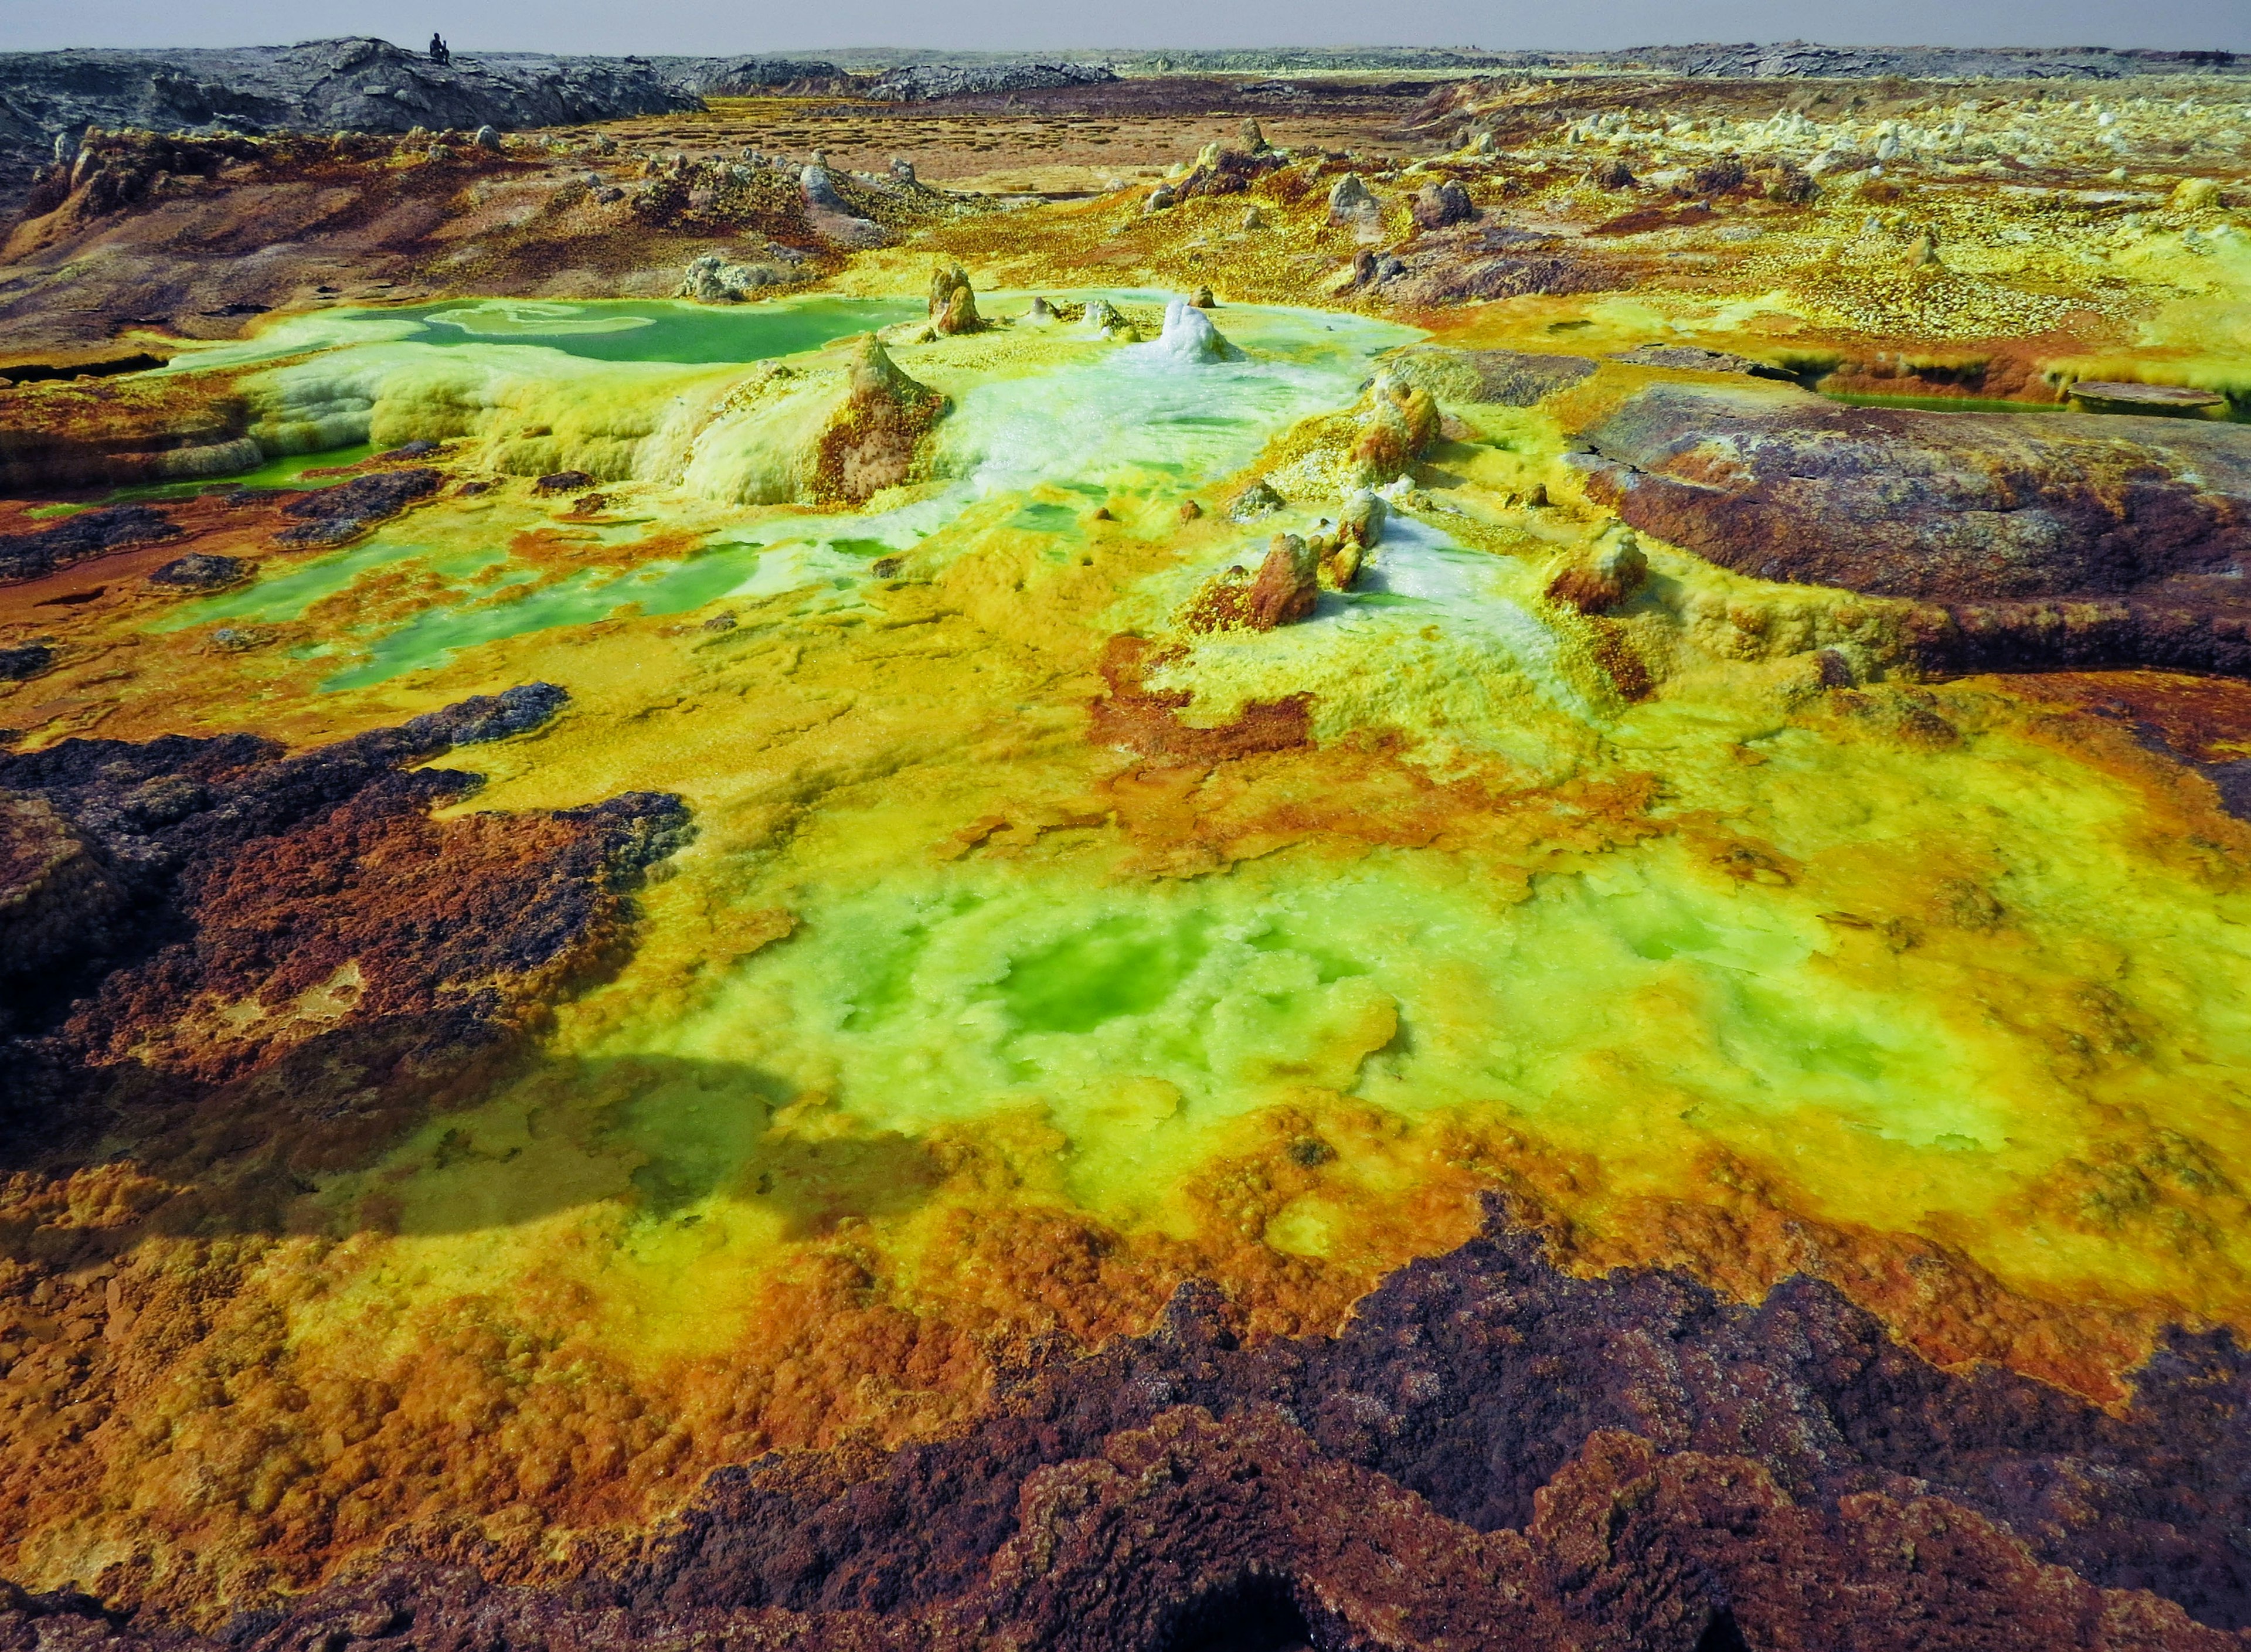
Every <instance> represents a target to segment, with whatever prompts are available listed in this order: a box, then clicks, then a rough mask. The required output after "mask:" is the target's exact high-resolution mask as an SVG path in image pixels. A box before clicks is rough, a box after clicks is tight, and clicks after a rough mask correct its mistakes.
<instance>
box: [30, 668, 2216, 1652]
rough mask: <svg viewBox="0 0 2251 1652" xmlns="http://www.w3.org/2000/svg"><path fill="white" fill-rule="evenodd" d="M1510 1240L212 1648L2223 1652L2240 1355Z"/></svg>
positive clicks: (407, 1573) (1153, 1344) (90, 1642)
mask: <svg viewBox="0 0 2251 1652" xmlns="http://www.w3.org/2000/svg"><path fill="white" fill-rule="evenodd" d="M1128 641H1132V640H1130V639H1129V640H1128ZM1119 663H1120V670H1121V671H1124V672H1125V673H1127V674H1132V673H1133V672H1138V670H1139V669H1141V667H1142V666H1143V664H1145V663H1146V662H1144V661H1143V660H1142V659H1141V657H1140V655H1139V652H1138V651H1128V652H1127V653H1125V654H1122V655H1121V656H1120V662H1119ZM1300 715H1302V711H1300ZM1190 732H1195V731H1190ZM2246 1405H2251V1357H2247V1356H2246V1355H2245V1353H2244V1352H2243V1350H2241V1349H2239V1348H2237V1347H2236V1346H2235V1344H2234V1342H2233V1340H2232V1339H2231V1338H2230V1337H2228V1336H2227V1334H2226V1333H2224V1332H2222V1333H2189V1332H2183V1331H2174V1332H2171V1333H2170V1334H2168V1335H2167V1336H2164V1337H2163V1338H2162V1339H2161V1340H2160V1341H2159V1343H2158V1344H2157V1348H2156V1350H2155V1351H2154V1352H2153V1354H2152V1355H2151V1358H2150V1360H2149V1362H2148V1363H2147V1364H2146V1365H2145V1366H2144V1368H2143V1370H2142V1371H2140V1372H2139V1373H2138V1376H2137V1382H2136V1386H2135V1391H2134V1394H2133V1398H2132V1400H2131V1402H2130V1404H2127V1405H2124V1406H2119V1407H2117V1408H2116V1410H2115V1411H2106V1410H2104V1409H2103V1408H2102V1407H2099V1406H2093V1405H2090V1404H2088V1403H2087V1402H2086V1401H2084V1400H2081V1399H2077V1398H2075V1397H2074V1396H2072V1395H2069V1394H2067V1393H2065V1392H2062V1391H2061V1390H2057V1389H2054V1388H2049V1387H2047V1386H2045V1385H2041V1384H2040V1383H2037V1382H2034V1381H2033V1380H2031V1379H2028V1378H2022V1377H2018V1376H2014V1375H2012V1374H2009V1373H2005V1372H2002V1371H1995V1370H1993V1369H1991V1368H1978V1369H1975V1370H1970V1371H1942V1370H1940V1369H1938V1368H1936V1367H1935V1366H1932V1365H1929V1364H1926V1363H1924V1362H1923V1361H1922V1359H1921V1358H1920V1357H1917V1356H1916V1355H1915V1354H1914V1353H1913V1352H1911V1351H1909V1350H1907V1349H1906V1348H1904V1347H1902V1346H1901V1344H1900V1343H1897V1342H1895V1341H1894V1340H1893V1339H1892V1338H1891V1337H1889V1336H1887V1335H1886V1333H1885V1331H1884V1329H1883V1328H1882V1327H1881V1325H1880V1324H1879V1323H1878V1322H1876V1321H1875V1320H1874V1319H1873V1318H1872V1317H1871V1316H1869V1315H1867V1314H1866V1313H1864V1312H1862V1311H1861V1310H1860V1309H1858V1308H1854V1307H1853V1306H1851V1305H1850V1304H1849V1303H1847V1302H1846V1301H1845V1300H1844V1299H1843V1298H1842V1297H1841V1296H1840V1295H1838V1294H1837V1292H1835V1291H1834V1290H1833V1289H1832V1288H1830V1287H1828V1286H1826V1285H1825V1284H1820V1283H1817V1282H1814V1281H1809V1280H1805V1279H1803V1278H1797V1279H1792V1280H1790V1281H1785V1282H1784V1283H1783V1284H1782V1285H1780V1286H1778V1287H1777V1288H1776V1289H1775V1290H1774V1291H1773V1292H1772V1293H1771V1294H1770V1295H1769V1296H1768V1297H1767V1299H1766V1300H1765V1301H1763V1302H1762V1303H1759V1304H1757V1305H1756V1306H1744V1305H1739V1304H1736V1303H1733V1302H1729V1301H1725V1300H1723V1299H1721V1298H1720V1297H1717V1296H1715V1295H1714V1294H1713V1293H1712V1292H1710V1291H1709V1290H1707V1289H1706V1288H1703V1287H1701V1286H1700V1285H1698V1284H1696V1283H1694V1282H1693V1281H1690V1280H1689V1279H1687V1278H1686V1277H1684V1276H1682V1275H1680V1274H1673V1273H1669V1272H1666V1271H1664V1270H1659V1269H1645V1270H1619V1271H1617V1272H1613V1273H1609V1274H1601V1275H1598V1276H1596V1277H1593V1278H1587V1279H1582V1278H1577V1277H1574V1276H1573V1275H1571V1274H1566V1273H1563V1272H1561V1271H1559V1270H1558V1269H1557V1268H1555V1267H1554V1266H1553V1265H1552V1264H1551V1262H1550V1261H1549V1260H1548V1255H1547V1254H1546V1252H1545V1249H1544V1247H1543V1241H1542V1238H1541V1234H1540V1233H1538V1232H1535V1231H1533V1230H1530V1229H1528V1228H1526V1227H1522V1226H1518V1225H1513V1224H1512V1223H1511V1222H1510V1220H1509V1219H1508V1218H1507V1217H1506V1214H1505V1208H1504V1207H1502V1206H1500V1205H1498V1204H1496V1205H1495V1206H1494V1207H1493V1222H1492V1225H1491V1226H1490V1227H1489V1228H1488V1231H1487V1232H1486V1236H1485V1237H1483V1238H1480V1239H1477V1240H1474V1241H1472V1243H1471V1244H1469V1245H1467V1246H1463V1247H1462V1248H1460V1249H1458V1250H1457V1251H1455V1252H1453V1253H1451V1254H1448V1255H1446V1256H1444V1257H1440V1258H1437V1259H1434V1260H1428V1261H1420V1262H1416V1263H1414V1264H1412V1265H1411V1266H1409V1267H1406V1268H1403V1269H1402V1270H1400V1271H1399V1272H1398V1273H1396V1274H1392V1275H1391V1276H1390V1277H1389V1278H1388V1279H1387V1280H1385V1281H1383V1283H1382V1285H1381V1286H1380V1287H1379V1288H1377V1289H1376V1290H1375V1292H1374V1293H1372V1294H1371V1295H1368V1297H1366V1298H1364V1299H1363V1300H1362V1301H1361V1302H1360V1303H1359V1304H1358V1305H1357V1306H1356V1307H1355V1308H1354V1313H1353V1315H1352V1316H1351V1318H1350V1319H1349V1320H1348V1321H1347V1323H1346V1324H1345V1326H1344V1327H1343V1329H1340V1331H1339V1332H1338V1333H1337V1334H1336V1335H1334V1336H1303V1337H1285V1338H1279V1339H1276V1340H1273V1341H1271V1342H1267V1343H1263V1344H1261V1345H1258V1346H1256V1347H1246V1346H1244V1345H1243V1344H1242V1343H1240V1342H1238V1341H1237V1339H1236V1336H1235V1335H1234V1334H1233V1333H1232V1331H1231V1330H1230V1329H1229V1305H1228V1303H1227V1302H1226V1301H1225V1300H1224V1299H1223V1298H1222V1297H1221V1296H1220V1295H1219V1294H1218V1293H1217V1292H1216V1291H1215V1290H1213V1289H1212V1288H1209V1286H1204V1285H1200V1284H1190V1285H1186V1286H1183V1287H1182V1288H1181V1290H1180V1291H1179V1292H1178V1293H1177V1294H1176V1295H1174V1298H1173V1300H1172V1301H1171V1303H1170V1304H1169V1306H1168V1307H1167V1308H1166V1310H1165V1312H1164V1315H1163V1317H1162V1319H1161V1321H1160V1322H1159V1323H1158V1324H1157V1325H1156V1326H1155V1327H1154V1328H1153V1329H1152V1330H1151V1331H1150V1332H1149V1333H1148V1334H1147V1335H1146V1336H1139V1337H1133V1338H1131V1339H1123V1340H1120V1341H1118V1342H1115V1343H1111V1344H1110V1345H1108V1346H1107V1347H1105V1348H1104V1349H1102V1350H1099V1351H1098V1352H1096V1353H1093V1354H1091V1355H1089V1356H1087V1357H1083V1358H1078V1359H1072V1360H1063V1361H1056V1362H1054V1363H1051V1364H1045V1365H1043V1366H1042V1367H1039V1368H1037V1369H1035V1370H1033V1371H1028V1372H1025V1373H1023V1374H1022V1375H1020V1376H1018V1377H1016V1378H1014V1379H1013V1380H1012V1381H1010V1382H1008V1383H1007V1384H1006V1385H1004V1386H1003V1387H1002V1388H1001V1391H1000V1392H998V1393H997V1394H996V1395H995V1397H994V1404H993V1406H992V1409H991V1412H990V1413H989V1414H988V1415H987V1417H986V1418H985V1419H983V1420H981V1421H980V1422H979V1423H978V1424H977V1425H976V1426H973V1427H972V1428H971V1429H969V1430H968V1431H967V1432H966V1433H962V1434H961V1435H959V1436H958V1437H956V1438H953V1439H950V1440H938V1441H934V1442H931V1443H928V1444H923V1445H917V1446H912V1447H906V1448H904V1449H902V1450H899V1451H897V1452H895V1453H892V1454H890V1455H888V1456H887V1457H883V1458H880V1459H876V1460H875V1461H867V1460H866V1458H865V1457H864V1455H863V1454H854V1453H851V1452H848V1451H845V1450H839V1451H835V1452H811V1453H803V1454H795V1455H792V1456H779V1455H776V1456H769V1457H767V1458H765V1459H762V1460H760V1461H758V1462H755V1463H751V1464H747V1465H745V1466H742V1467H738V1468H725V1469H722V1470H720V1471H719V1472H718V1473H717V1474H715V1475H712V1476H711V1477H710V1480H709V1481H708V1482H706V1483H705V1484H704V1486H703V1489H701V1491H700V1492H699V1493H698V1494H697V1495H696V1497H695V1498H694V1499H693V1500H692V1502H691V1503H689V1506H688V1508H687V1509H686V1510H684V1511H683V1512H682V1515H681V1516H680V1517H679V1518H678V1519H677V1520H676V1521H675V1522H674V1523H673V1524H671V1525H670V1526H669V1527H668V1529H666V1530H664V1531H661V1532H660V1533H658V1534H656V1535H655V1536H653V1537H650V1538H649V1539H648V1540H647V1541H646V1542H645V1543H644V1544H642V1545H641V1548H640V1549H639V1551H637V1552H635V1553H634V1554H632V1555H631V1556H630V1557H629V1558H626V1559H624V1560H623V1561H622V1562H621V1563H620V1564H616V1565H611V1566H608V1567H606V1568H605V1569H604V1570H603V1572H601V1574H599V1575H597V1576H593V1577H590V1578H586V1579H584V1580H581V1581H576V1582H571V1583H567V1584H564V1585H560V1586H551V1587H547V1588H540V1587H499V1586H494V1585H491V1584H488V1583H487V1582H485V1581H484V1580H483V1579H481V1578H480V1577H478V1576H477V1575H476V1574H475V1573H474V1572H471V1571H469V1570H467V1569H466V1568H447V1567H440V1566H436V1565H421V1564H410V1565H398V1566H395V1567H393V1568H392V1569H391V1570H389V1571H387V1572H381V1573H378V1574H377V1575H375V1576H372V1577H367V1578H364V1579H360V1580H357V1581H354V1582H351V1583H349V1584H344V1585H340V1586H331V1587H329V1588H326V1589H323V1590H322V1591H319V1592H317V1593H314V1594H311V1595H309V1596H306V1597H303V1598H301V1599H299V1600H294V1601H292V1602H291V1603H289V1605H288V1606H287V1608H286V1609H285V1610H283V1611H279V1612H274V1613H267V1614H260V1615H258V1616H255V1617H250V1616H246V1617H244V1618H241V1619H238V1620H237V1621H236V1622H235V1623H234V1624H233V1625H232V1626H229V1628H228V1630H227V1632H226V1635H225V1644H228V1645H232V1646H233V1647H236V1648H239V1649H241V1652H287V1649H296V1648H301V1647H303V1646H307V1645H315V1644H343V1643H345V1642H350V1643H353V1644H359V1643H367V1644H371V1645H373V1646H376V1647H378V1648H385V1649H392V1648H396V1649H402V1652H403V1649H405V1648H408V1647H438V1646H457V1645H465V1644H470V1643H472V1642H474V1644H478V1645H484V1646H494V1645H508V1646H517V1645H529V1644H535V1643H537V1644H544V1645H555V1646H586V1647H623V1646H627V1645H664V1646H674V1645H690V1644H699V1645H700V1644H707V1643H708V1644H715V1645H729V1644H751V1643H755V1644H760V1645H766V1644H772V1645H786V1646H798V1647H805V1648H847V1647H848V1648H861V1649H877V1648H884V1649H890V1648H898V1649H904V1648H907V1647H915V1648H919V1649H927V1652H952V1649H960V1652H967V1649H970V1648H972V1647H975V1646H985V1645H994V1644H1007V1645H1015V1646H1038V1647H1042V1648H1049V1649H1056V1652H1095V1649H1102V1652H1110V1649H1114V1648H1119V1647H1170V1648H1183V1647H1216V1646H1240V1647H1254V1648H1267V1649H1282V1648H1292V1647H1304V1648H1309V1649H1331V1652H1342V1649H1346V1648H1354V1647H1365V1646H1386V1647H1437V1646H1459V1647H1470V1646H1477V1647H1515V1646H1576V1647H1582V1648H1587V1649H1596V1652H1719V1649H1727V1648H1744V1647H1754V1648H1757V1649H1761V1652H1817V1649H1818V1652H1829V1649H1835V1648H1838V1647H1851V1648H1855V1649H1863V1652H1909V1649H1915V1652H1929V1649H1931V1648H1961V1649H1964V1652H1968V1649H1973V1648H1974V1649H1977V1652H2053V1649H2055V1648H2058V1647H2074V1648H2084V1649H2104V1652H2129V1649H2131V1652H2159V1649H2166V1652H2206V1649H2209V1652H2220V1649H2224V1648H2234V1647H2238V1646H2240V1644H2241V1642H2240V1641H2239V1639H2238V1637H2237V1635H2236V1634H2235V1633H2234V1632H2235V1631H2236V1630H2238V1629H2239V1628H2243V1627H2246V1626H2247V1625H2251V1586H2247V1579H2246V1574H2245V1571H2244V1568H2243V1566H2242V1565H2241V1558H2240V1555H2239V1553H2238V1551H2237V1549H2236V1545H2235V1541H2234V1534H2235V1533H2236V1532H2237V1531H2240V1530H2241V1526H2242V1524H2243V1522H2244V1520H2245V1518H2246V1516H2247V1514H2251V1445H2247V1441H2246V1437H2245V1435H2244V1433H2243V1431H2242V1430H2241V1426H2240V1424H2239V1422H2238V1419H2239V1418H2240V1415H2241V1411H2242V1409H2243V1407H2244V1406H2246ZM0 1634H10V1635H13V1636H14V1637H15V1638H17V1639H19V1640H21V1641H22V1642H23V1643H24V1644H25V1645H30V1644H31V1642H32V1641H33V1639H34V1638H36V1639H37V1640H38V1642H39V1643H40V1644H42V1645H45V1644H64V1645H71V1646H87V1647H94V1646H118V1647H121V1648H122V1647H126V1646H135V1647H149V1648H152V1649H153V1648H156V1647H177V1648H180V1649H182V1652H185V1649H187V1648H190V1647H194V1648H197V1649H198V1652H200V1649H205V1648H215V1647H216V1646H218V1645H219V1644H221V1642H217V1641H203V1640H199V1639H197V1638H195V1637H193V1636H191V1635H188V1634H187V1633H186V1632H185V1631H184V1630H183V1629H180V1628H171V1627H170V1626H167V1625H164V1624H163V1623H161V1622H157V1621H149V1618H148V1617H147V1615H146V1614H144V1615H143V1616H142V1618H140V1619H136V1620H134V1621H130V1622H129V1623H121V1622H113V1621H109V1620H107V1619H105V1618H103V1617H102V1616H101V1615H100V1613H99V1611H98V1609H97V1608H95V1607H94V1604H93V1603H92V1602H90V1601H85V1600H83V1599H82V1598H81V1597H76V1596H71V1595H55V1596H41V1597H31V1596H25V1595H22V1594H20V1593H16V1594H10V1595H8V1596H5V1597H4V1598H0Z"/></svg>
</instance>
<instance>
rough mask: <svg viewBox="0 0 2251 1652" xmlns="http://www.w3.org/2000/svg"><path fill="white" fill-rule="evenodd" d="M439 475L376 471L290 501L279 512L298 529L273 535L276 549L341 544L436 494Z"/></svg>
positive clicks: (418, 471)
mask: <svg viewBox="0 0 2251 1652" xmlns="http://www.w3.org/2000/svg"><path fill="white" fill-rule="evenodd" d="M443 480H444V477H443V475H441V474H440V472H438V471H435V470H433V469H428V468H427V467H414V468H410V469H399V470H378V471H375V472H372V473H371V474H370V475H364V476H354V477H353V478H352V479H351V480H350V482H340V483H338V484H337V485H336V486H335V487H333V488H323V489H320V490H319V491H318V492H315V493H308V494H307V495H305V496H303V497H302V498H300V499H293V500H291V501H290V502H289V503H287V504H285V505H283V506H282V507H281V514H282V515H284V516H287V517H296V518H298V525H297V526H295V527H294V528H287V529H285V530H283V531H281V533H279V534H276V535H275V536H274V542H275V543H276V544H278V545H342V544H344V543H345V542H346V541H348V540H350V539H355V538H358V537H359V536H360V535H362V534H364V533H367V532H369V531H372V530H373V529H374V528H376V527H377V525H378V524H382V523H384V522H388V521H389V520H391V517H395V516H397V515H398V514H399V513H400V512H401V511H403V510H406V509H407V508H408V507H410V506H412V505H415V504H419V503H421V502H422V501H424V500H426V499H428V498H430V497H432V496H433V495H435V494H436V493H437V491H438V487H439V484H440V482H442V481H443Z"/></svg>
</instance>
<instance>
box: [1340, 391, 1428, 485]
mask: <svg viewBox="0 0 2251 1652" xmlns="http://www.w3.org/2000/svg"><path fill="white" fill-rule="evenodd" d="M1437 439H1438V404H1437V402H1436V401H1435V400H1433V399H1432V398H1431V395H1430V392H1429V391H1427V390H1425V389H1423V387H1422V386H1421V385H1416V384H1415V383H1413V382H1411V381H1410V380H1407V379H1403V378H1398V377H1396V376H1395V375H1393V374H1391V373H1389V372H1382V373H1378V374H1377V375H1376V377H1375V385H1373V386H1372V387H1371V388H1370V390H1369V392H1368V411H1367V412H1366V413H1363V414H1362V415H1361V420H1360V434H1359V435H1358V436H1357V437H1356V438H1355V439H1354V441H1353V445H1352V462H1353V465H1354V469H1356V470H1357V471H1358V473H1359V476H1360V480H1361V482H1363V483H1366V484H1368V485H1371V486H1380V485H1382V483H1384V482H1391V481H1394V480H1396V478H1398V477H1399V476H1402V475H1405V474H1406V470H1407V467H1408V466H1409V465H1411V464H1413V463H1414V462H1415V461H1416V460H1417V459H1419V458H1421V457H1422V456H1423V449H1425V448H1428V447H1429V446H1430V444H1431V443H1432V442H1433V441H1437Z"/></svg>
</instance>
